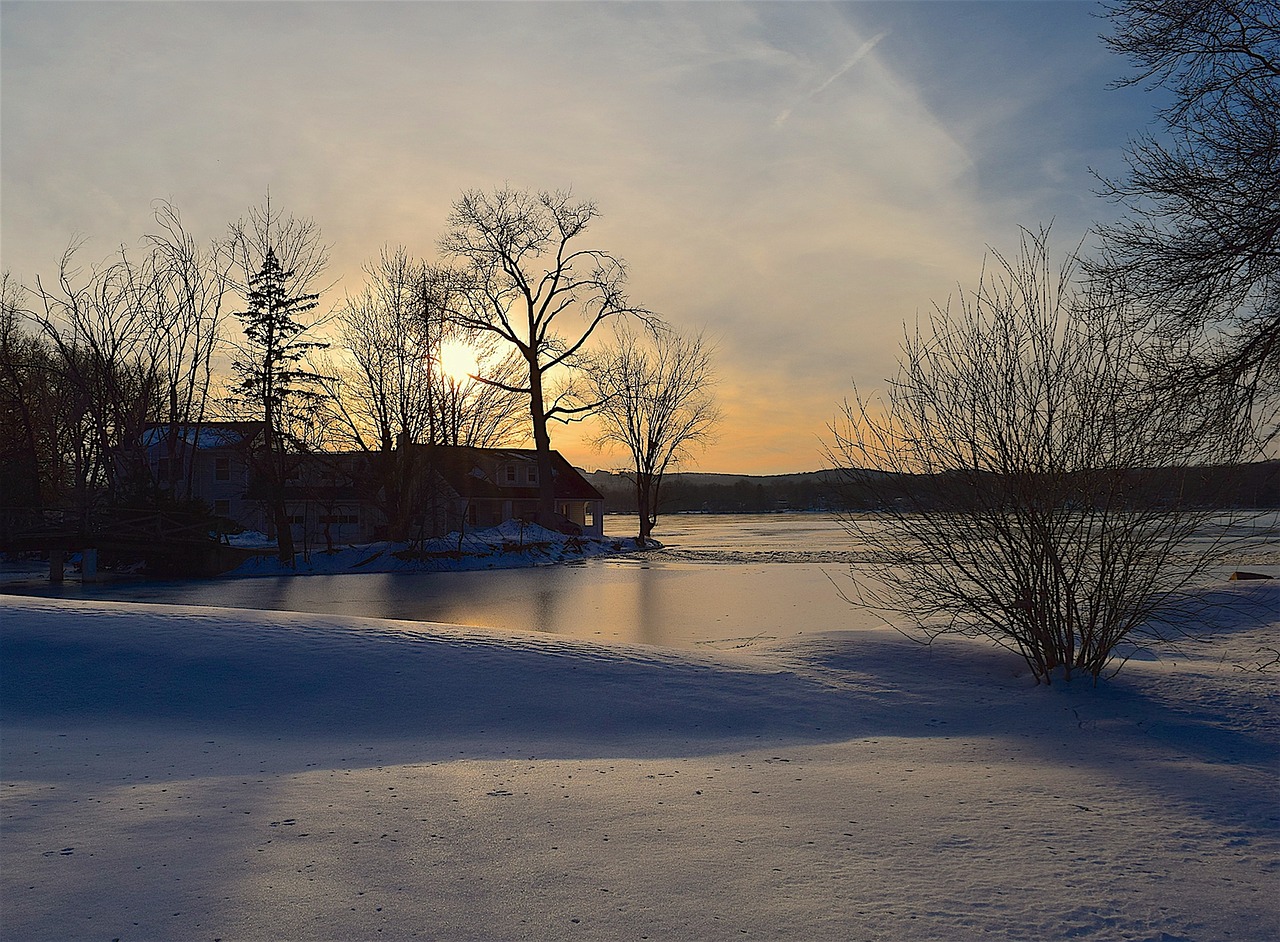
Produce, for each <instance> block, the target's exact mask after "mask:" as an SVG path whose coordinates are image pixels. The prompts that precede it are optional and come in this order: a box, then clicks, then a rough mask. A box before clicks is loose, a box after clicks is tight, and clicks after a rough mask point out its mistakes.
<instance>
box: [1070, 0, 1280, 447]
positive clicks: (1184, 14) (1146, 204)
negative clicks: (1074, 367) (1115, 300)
mask: <svg viewBox="0 0 1280 942" xmlns="http://www.w3.org/2000/svg"><path fill="white" fill-rule="evenodd" d="M1106 16H1107V18H1108V20H1109V21H1110V24H1111V26H1112V32H1111V34H1110V35H1108V36H1106V37H1104V38H1105V41H1106V43H1107V45H1108V46H1109V47H1110V48H1111V49H1112V50H1113V51H1115V52H1118V53H1120V54H1122V55H1124V56H1126V57H1127V58H1128V59H1129V60H1130V61H1131V62H1132V63H1133V65H1134V66H1135V69H1136V71H1135V72H1134V73H1133V74H1132V75H1131V76H1129V77H1127V78H1125V79H1123V80H1122V81H1120V82H1119V83H1117V84H1119V85H1122V86H1133V85H1143V86H1148V87H1151V88H1157V89H1163V90H1166V91H1168V92H1172V93H1173V100H1172V102H1171V103H1170V104H1168V105H1167V106H1165V107H1164V108H1162V109H1161V110H1160V111H1159V113H1158V117H1159V121H1160V124H1161V125H1162V133H1161V134H1160V135H1158V136H1157V135H1145V136H1143V137H1140V138H1138V139H1137V140H1135V141H1134V142H1133V143H1131V144H1130V146H1129V149H1128V154H1127V161H1128V165H1129V172H1128V175H1127V178H1126V179H1122V180H1104V181H1103V193H1104V195H1106V196H1107V197H1109V198H1110V199H1112V200H1113V201H1115V202H1116V203H1117V204H1119V205H1120V206H1121V207H1123V208H1124V210H1125V211H1126V216H1125V218H1124V219H1123V220H1122V221H1120V222H1118V223H1116V224H1115V225H1112V226H1108V227H1106V228H1105V229H1104V230H1103V232H1102V234H1103V236H1104V239H1103V247H1104V248H1103V252H1102V254H1101V256H1100V258H1099V260H1098V262H1097V263H1095V264H1093V265H1091V270H1092V272H1093V274H1094V275H1095V277H1103V278H1108V279H1110V280H1112V281H1115V282H1117V283H1118V284H1119V285H1120V290H1123V291H1124V292H1125V293H1127V294H1128V295H1130V296H1131V297H1133V298H1134V299H1135V301H1136V302H1137V303H1136V304H1135V305H1134V307H1133V309H1132V314H1133V315H1134V317H1135V320H1138V321H1140V322H1144V323H1145V324H1147V325H1149V326H1152V327H1154V330H1153V331H1152V332H1151V334H1152V340H1153V344H1152V345H1151V347H1150V348H1149V349H1148V350H1147V351H1145V352H1146V353H1147V355H1148V356H1149V357H1151V356H1152V355H1155V356H1156V357H1157V361H1156V362H1157V363H1158V364H1160V365H1163V367H1164V369H1163V370H1161V371H1160V375H1159V377H1158V378H1162V379H1163V380H1164V381H1165V387H1166V391H1167V394H1169V395H1182V396H1196V395H1199V394H1201V393H1202V392H1203V393H1206V394H1207V395H1209V396H1211V397H1220V396H1222V394H1223V393H1224V392H1229V393H1231V394H1232V395H1233V397H1234V400H1235V401H1234V405H1235V407H1236V408H1241V409H1244V410H1246V411H1251V412H1253V414H1254V417H1255V420H1256V421H1257V424H1258V425H1259V426H1260V427H1261V428H1263V429H1264V430H1265V429H1266V427H1267V426H1268V425H1269V424H1272V423H1274V420H1275V409H1276V407H1277V405H1278V404H1280V382H1278V381H1280V7H1277V6H1276V4H1275V3H1274V2H1272V0H1172V2H1170V0H1113V2H1110V3H1108V6H1107V11H1106Z"/></svg>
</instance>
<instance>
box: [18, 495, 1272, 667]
mask: <svg viewBox="0 0 1280 942" xmlns="http://www.w3.org/2000/svg"><path fill="white" fill-rule="evenodd" d="M1260 522H1261V523H1262V524H1264V526H1263V530H1264V532H1265V533H1266V534H1268V537H1267V538H1264V539H1262V540H1261V545H1255V547H1254V550H1253V551H1251V552H1250V553H1248V554H1246V555H1242V556H1240V557H1238V559H1237V563H1236V564H1238V565H1245V566H1247V567H1249V568H1260V569H1261V570H1262V571H1264V572H1268V573H1271V574H1274V575H1280V566H1278V564H1280V554H1278V553H1277V546H1276V540H1275V534H1276V533H1277V532H1280V531H1278V528H1277V527H1276V518H1275V515H1267V516H1266V517H1265V519H1264V520H1262V521H1260ZM1255 525H1256V523H1255ZM633 526H634V523H633V521H632V520H631V518H629V517H621V516H619V517H611V518H609V520H608V522H607V524H606V530H607V531H608V532H610V533H616V534H627V533H632V532H634V530H633V529H632V528H633ZM655 537H656V538H657V539H659V540H661V541H662V543H663V544H664V546H663V548H662V549H658V550H651V551H649V552H646V553H639V554H634V555H629V556H620V557H614V558H604V559H587V560H583V561H579V562H574V563H566V564H561V565H556V566H543V567H537V568H528V569H493V570H482V571H473V572H425V573H404V572H400V573H358V574H357V573H351V574H341V575H306V576H281V577H257V578H236V579H225V578H224V579H212V580H207V581H183V582H177V581H174V582H149V581H148V582H141V581H122V582H114V583H113V582H106V583H98V584H92V585H88V586H85V585H81V584H80V583H79V582H78V581H73V580H69V581H68V582H66V583H65V584H63V585H62V586H60V587H57V586H51V585H49V583H48V582H47V580H46V579H45V577H44V573H43V571H37V574H36V575H35V577H34V578H28V579H25V580H24V581H23V582H22V583H21V584H14V583H12V582H9V583H8V584H2V583H0V592H5V591H8V592H22V593H31V594H38V595H46V596H59V597H66V598H82V599H108V600H119V601H134V602H162V603H169V604H178V605H208V606H215V607H219V608H249V609H271V610H279V611H295V612H319V613H324V614H337V615H359V616H369V617H374V618H394V619H404V620H408V621H427V622H441V623H445V624H456V625H468V626H473V627H478V628H493V629H497V630H522V631H540V632H548V633H551V634H557V635H562V636H566V637H571V638H582V639H588V640H599V641H622V642H635V643H641V644H654V645H663V646H668V647H680V648H719V649H725V650H728V649H734V648H744V647H750V646H752V645H753V644H760V643H765V642H768V641H772V640H775V639H781V638H790V637H795V636H798V635H804V634H808V633H812V632H824V631H830V630H833V629H843V628H867V627H874V626H877V625H880V624H881V623H882V622H881V621H880V620H879V619H878V618H877V616H876V615H875V614H874V613H872V612H869V611H867V610H865V609H861V608H858V607H856V606H854V605H852V604H850V603H849V602H847V601H845V599H843V598H842V597H841V595H840V589H841V588H842V587H843V588H848V587H849V586H850V584H851V583H850V580H849V578H848V572H849V566H850V563H851V562H853V561H855V560H856V561H857V562H858V565H859V566H860V573H861V574H862V575H864V576H865V575H868V574H873V573H874V567H875V565H876V563H875V562H874V561H872V560H873V559H874V556H875V552H874V548H873V547H871V546H865V545H864V546H855V545H854V543H853V539H852V537H850V536H849V535H848V534H847V533H846V532H845V531H844V530H843V529H842V528H841V526H840V523H839V521H838V520H836V518H835V517H833V516H831V515H829V514H812V513H783V514H706V515H687V516H684V515H682V516H671V517H664V518H661V519H660V520H659V521H658V529H657V531H656V532H655ZM1251 542H1254V543H1255V544H1257V543H1258V541H1257V540H1254V541H1251ZM1260 550H1261V551H1260ZM1234 565H1235V564H1233V566H1231V567H1228V568H1234ZM1221 575H1222V576H1223V577H1225V575H1226V571H1224V572H1223V573H1222V574H1221Z"/></svg>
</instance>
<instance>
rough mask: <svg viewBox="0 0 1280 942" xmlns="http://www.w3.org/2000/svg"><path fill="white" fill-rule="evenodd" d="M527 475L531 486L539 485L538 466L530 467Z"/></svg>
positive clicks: (532, 465)
mask: <svg viewBox="0 0 1280 942" xmlns="http://www.w3.org/2000/svg"><path fill="white" fill-rule="evenodd" d="M526 473H527V474H528V475H529V483H530V484H537V483H538V466H537V465H536V464H531V465H529V467H528V468H527V469H526Z"/></svg>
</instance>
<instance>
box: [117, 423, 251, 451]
mask: <svg viewBox="0 0 1280 942" xmlns="http://www.w3.org/2000/svg"><path fill="white" fill-rule="evenodd" d="M262 427H263V423H262V422H199V423H194V422H193V423H187V424H183V423H178V424H176V425H175V424H172V423H169V422H150V423H148V424H147V426H146V428H145V429H143V431H142V436H141V440H142V445H143V446H144V447H146V448H150V447H151V446H152V445H159V444H162V443H164V442H167V441H169V440H170V436H176V437H177V439H178V440H179V441H181V442H183V443H184V444H187V445H191V446H192V447H195V448H200V449H204V448H234V447H236V446H238V445H245V444H248V443H249V442H252V441H253V439H255V438H257V437H258V435H259V434H260V433H261V432H262Z"/></svg>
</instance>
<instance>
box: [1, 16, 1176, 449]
mask: <svg viewBox="0 0 1280 942" xmlns="http://www.w3.org/2000/svg"><path fill="white" fill-rule="evenodd" d="M1099 10H1100V8H1099V6H1098V5H1097V4H1095V3H1092V2H979V3H970V2H888V3H875V2H869V3H847V4H842V3H795V2H773V3H730V2H723V3H595V2H584V3H539V2H517V3H484V2H468V3H427V2H406V3H381V2H368V3H366V2H335V3H317V2H239V3H231V2H217V3H199V2H193V3H168V2H156V3H124V4H121V3H88V4H82V3H48V2H21V3H19V2H8V0H5V2H3V4H0V43H2V48H0V260H2V262H3V267H4V268H5V269H7V270H8V271H10V272H11V273H12V275H13V276H14V277H15V278H17V279H18V280H19V281H21V282H23V283H31V282H32V281H34V278H35V276H36V275H40V276H42V277H44V278H49V277H50V276H52V275H54V274H55V273H56V268H57V262H58V259H59V257H60V255H61V253H62V251H63V249H64V248H65V247H66V245H67V244H68V242H69V241H70V240H71V239H72V238H73V237H75V236H83V237H85V238H86V239H87V240H88V241H87V243H86V246H85V248H84V250H83V255H82V258H83V260H84V261H85V262H86V263H87V262H93V261H97V260H100V259H102V258H104V257H106V256H107V255H109V254H111V253H112V251H113V250H114V249H115V248H116V247H117V246H118V245H119V244H120V243H130V244H133V243H135V242H136V241H137V240H138V239H139V237H141V236H142V234H143V233H144V232H146V231H147V230H148V228H149V225H150V224H151V202H152V200H153V199H155V198H158V197H162V198H166V199H170V200H172V201H173V203H174V204H175V205H176V206H177V207H178V208H179V210H180V211H181V213H182V216H183V218H184V220H185V221H186V223H187V224H188V226H189V228H191V229H192V230H193V231H194V232H195V233H196V234H197V235H198V236H199V237H201V238H202V239H212V238H214V237H216V236H219V235H221V234H222V233H223V232H224V231H225V228H226V225H227V223H228V222H231V221H233V220H235V219H237V218H239V217H241V216H242V215H244V214H245V212H246V210H247V209H248V207H250V206H251V205H255V204H257V203H259V202H260V201H261V199H262V196H263V194H264V193H265V191H266V189H267V188H268V187H270V190H271V196H272V201H273V204H275V205H278V206H283V207H284V208H285V209H286V210H287V211H289V212H291V213H293V214H295V215H299V216H310V217H313V218H314V219H315V220H316V222H317V223H318V224H319V225H320V227H321V228H322V230H323V233H324V236H325V239H326V240H327V241H329V242H331V243H332V245H333V250H332V263H331V266H330V272H329V275H330V277H331V278H332V279H334V280H335V281H336V285H335V287H334V288H332V289H331V290H330V291H329V292H328V293H327V294H326V295H325V296H324V297H323V298H322V299H321V307H322V308H325V309H327V308H330V307H333V306H335V305H336V304H337V303H338V302H339V301H340V300H341V298H342V295H343V293H344V292H346V291H350V292H352V293H354V292H355V291H356V290H358V288H359V286H360V279H361V271H360V268H361V265H362V264H363V263H365V262H366V261H368V260H370V259H372V258H374V257H376V256H377V254H378V252H379V250H380V249H381V247H382V246H384V245H397V244H403V245H404V246H406V247H407V248H408V250H409V251H410V252H411V253H413V254H416V255H420V256H426V257H434V256H435V255H436V252H437V241H438V239H439V237H440V235H441V234H442V232H443V228H444V222H445V218H446V215H447V213H448V209H449V206H450V203H451V202H452V201H453V200H454V199H455V198H456V197H457V196H458V194H459V193H460V192H461V191H462V190H464V189H467V188H474V187H478V188H485V189H490V188H493V187H495V186H498V185H502V184H504V183H509V184H511V185H513V186H516V187H521V188H528V189H531V190H538V189H558V188H570V187H571V188H572V189H573V191H574V193H575V194H576V195H578V196H580V197H583V198H589V199H592V200H594V201H596V203H597V204H598V206H599V209H600V211H601V213H602V214H603V217H602V218H601V219H600V220H599V221H598V222H597V223H596V225H595V227H594V229H593V230H592V232H591V234H590V235H591V240H592V244H593V245H595V246H596V247H599V248H604V249H607V250H609V251H612V252H614V253H616V254H618V255H620V256H622V257H623V258H625V259H626V260H627V262H628V264H629V266H630V271H631V282H630V284H631V294H632V297H633V299H634V300H636V301H637V302H639V303H641V304H643V305H645V306H646V307H648V308H650V309H652V310H654V311H657V312H659V313H661V314H662V315H664V316H665V317H666V318H667V319H668V320H669V321H670V322H671V323H672V324H673V325H675V326H676V327H678V328H680V329H682V330H686V331H696V330H699V329H702V330H705V332H706V333H707V334H708V335H709V336H710V337H711V338H713V339H714V341H715V342H716V344H717V361H716V362H717V365H718V368H719V373H720V386H719V398H720V402H721V406H722V408H723V411H724V413H725V419H724V422H723V424H722V426H721V429H720V433H719V441H718V442H717V443H716V444H715V445H714V446H712V447H711V448H710V449H708V450H707V451H706V452H705V453H704V454H702V456H701V457H700V458H699V460H698V461H697V462H696V463H694V464H691V465H689V466H688V467H689V468H690V469H691V470H702V471H721V472H741V473H755V474H771V473H783V472H792V471H810V470H815V469H817V468H820V467H822V466H823V464H824V461H823V458H822V453H821V441H822V438H823V435H824V432H825V428H826V424H827V423H828V422H829V421H830V420H831V418H832V417H833V416H834V414H835V412H836V410H837V407H838V405H839V403H840V401H841V400H842V399H843V398H844V397H845V396H846V395H847V394H848V393H849V392H850V390H851V382H854V381H856V382H857V383H858V385H859V387H860V388H864V389H868V390H870V389H875V388H883V386H884V380H885V378H886V377H887V376H889V375H890V374H891V373H892V371H893V368H894V362H895V356H896V352H897V345H898V340H899V338H900V337H901V334H902V329H903V324H904V322H914V319H915V317H916V315H917V313H922V312H925V311H927V310H928V308H929V306H930V303H931V301H935V300H936V301H945V299H946V297H947V295H948V294H950V293H953V292H954V291H955V289H956V285H957V283H960V284H964V285H971V284H972V283H973V282H974V280H975V279H976V277H977V275H978V272H979V270H980V266H981V263H982V257H983V254H984V251H985V249H986V246H988V245H990V246H994V247H996V248H1004V247H1010V246H1012V245H1013V244H1014V243H1016V241H1017V237H1018V226H1020V225H1023V226H1028V227H1032V228H1034V227H1037V226H1039V225H1041V224H1044V223H1048V222H1049V221H1051V220H1052V221H1053V222H1054V232H1055V238H1054V242H1055V244H1056V246H1057V247H1058V248H1059V249H1061V250H1064V251H1065V250H1066V249H1068V248H1072V247H1074V246H1075V244H1076V243H1077V242H1078V241H1079V240H1080V239H1081V238H1082V236H1084V234H1085V231H1086V229H1087V228H1088V227H1089V226H1090V225H1091V224H1093V223H1095V222H1099V221H1103V220H1106V219H1110V218H1112V216H1113V214H1114V209H1113V207H1111V206H1110V205H1109V204H1107V203H1106V202H1104V201H1102V200H1100V199H1099V198H1098V197H1096V196H1094V195H1093V192H1092V191H1093V188H1094V186H1095V183H1094V181H1093V179H1092V178H1091V176H1090V168H1092V169H1093V170H1095V171H1098V172H1101V173H1104V174H1112V175H1115V174H1118V173H1119V172H1120V171H1121V170H1122V168H1123V161H1122V149H1123V147H1124V145H1125V143H1126V142H1127V141H1128V140H1129V139H1130V138H1131V137H1133V136H1135V135H1137V134H1139V133H1142V132H1143V131H1144V130H1147V129H1148V128H1149V125H1150V122H1151V120H1152V117H1153V113H1154V109H1155V107H1156V105H1157V99H1156V98H1155V97H1154V96H1153V95H1152V94H1151V93H1148V92H1144V91H1142V90H1141V89H1124V90H1115V89H1109V88H1108V87H1107V86H1108V83H1109V82H1111V81H1113V80H1115V79H1117V78H1119V77H1121V76H1122V75H1124V74H1125V73H1126V71H1127V64H1126V63H1125V62H1124V61H1123V60H1122V59H1120V58H1119V57H1117V56H1115V55H1113V54H1111V53H1108V52H1107V51H1106V49H1105V48H1104V47H1103V45H1102V43H1101V42H1100V41H1099V39H1098V35H1099V33H1101V32H1103V31H1104V29H1105V25H1106V24H1105V23H1104V22H1103V21H1102V20H1100V19H1099V18H1098V17H1097V14H1098V13H1099ZM578 438H579V433H578V431H577V430H566V429H564V428H556V429H553V445H555V446H556V447H558V448H560V449H561V450H562V451H563V452H564V453H565V454H566V456H567V457H568V458H569V459H570V460H571V461H573V462H574V463H576V464H578V465H580V466H583V467H587V468H596V467H612V466H616V465H617V464H618V460H617V459H616V458H613V457H610V456H609V455H601V454H599V453H596V452H593V451H592V450H591V449H589V448H587V447H586V446H584V445H582V444H581V443H580V441H579V440H578Z"/></svg>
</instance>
